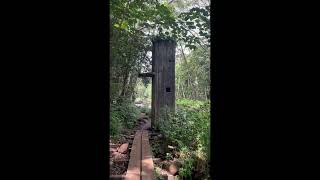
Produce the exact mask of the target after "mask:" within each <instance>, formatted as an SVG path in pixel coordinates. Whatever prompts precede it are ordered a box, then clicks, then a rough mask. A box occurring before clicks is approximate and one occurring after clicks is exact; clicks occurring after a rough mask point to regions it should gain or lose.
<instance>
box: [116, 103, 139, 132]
mask: <svg viewBox="0 0 320 180" xmlns="http://www.w3.org/2000/svg"><path fill="white" fill-rule="evenodd" d="M138 115H139V110H138V108H137V107H136V106H135V105H134V104H133V103H132V102H129V101H118V103H116V104H111V108H110V135H112V136H116V135H117V134H118V133H119V132H120V130H121V129H122V128H123V127H126V128H129V129H131V128H133V127H134V125H135V122H136V120H137V118H138Z"/></svg>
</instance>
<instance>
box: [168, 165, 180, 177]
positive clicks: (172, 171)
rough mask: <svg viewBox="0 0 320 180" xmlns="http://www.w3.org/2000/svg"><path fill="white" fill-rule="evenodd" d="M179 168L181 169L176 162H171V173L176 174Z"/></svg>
mask: <svg viewBox="0 0 320 180" xmlns="http://www.w3.org/2000/svg"><path fill="white" fill-rule="evenodd" d="M178 170H179V169H178V167H177V166H176V165H175V164H171V165H170V166H169V169H168V171H169V173H170V174H172V175H175V174H176V173H177V172H178Z"/></svg>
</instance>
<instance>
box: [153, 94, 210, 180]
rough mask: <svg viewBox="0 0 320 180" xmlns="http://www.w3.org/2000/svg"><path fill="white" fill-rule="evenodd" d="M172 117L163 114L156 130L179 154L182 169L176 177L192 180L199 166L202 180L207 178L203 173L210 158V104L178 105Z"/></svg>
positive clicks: (190, 103)
mask: <svg viewBox="0 0 320 180" xmlns="http://www.w3.org/2000/svg"><path fill="white" fill-rule="evenodd" d="M177 104H178V108H177V110H176V112H175V114H172V113H168V111H166V110H163V112H162V115H161V117H162V119H160V121H161V122H160V123H159V128H160V130H161V131H162V132H163V134H164V135H165V137H166V138H167V139H169V140H170V141H171V142H172V143H173V144H175V145H177V146H178V148H179V150H180V152H181V156H180V160H181V161H182V168H181V171H180V172H179V173H181V175H183V176H184V177H186V178H187V177H191V174H192V170H195V169H198V168H199V167H200V166H201V167H202V169H200V171H201V172H200V174H201V173H202V175H203V177H204V176H206V175H207V174H208V172H207V171H203V169H204V168H203V167H207V164H208V154H209V143H210V142H209V139H210V137H209V127H210V103H209V102H197V101H192V100H181V101H178V103H177Z"/></svg>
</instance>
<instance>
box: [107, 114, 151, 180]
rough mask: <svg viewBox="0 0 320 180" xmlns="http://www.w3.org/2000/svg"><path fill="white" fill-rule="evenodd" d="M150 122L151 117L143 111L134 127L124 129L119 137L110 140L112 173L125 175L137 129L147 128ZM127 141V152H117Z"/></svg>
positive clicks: (110, 169)
mask: <svg viewBox="0 0 320 180" xmlns="http://www.w3.org/2000/svg"><path fill="white" fill-rule="evenodd" d="M148 123H150V118H149V117H148V116H146V114H145V113H141V114H140V117H139V119H138V120H137V123H136V125H135V127H134V128H133V129H123V130H122V132H121V133H120V136H119V138H118V139H112V138H111V137H110V141H109V154H110V156H109V163H110V168H109V172H110V175H125V173H126V171H127V168H128V164H129V159H130V152H131V147H132V142H133V138H134V135H135V131H136V130H141V129H147V128H148V125H146V124H148ZM125 143H129V147H128V151H127V152H126V153H119V152H117V150H118V148H119V147H120V146H121V145H122V144H125Z"/></svg>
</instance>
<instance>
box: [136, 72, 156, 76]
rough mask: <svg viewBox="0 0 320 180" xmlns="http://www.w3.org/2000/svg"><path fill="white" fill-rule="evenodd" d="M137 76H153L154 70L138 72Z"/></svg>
mask: <svg viewBox="0 0 320 180" xmlns="http://www.w3.org/2000/svg"><path fill="white" fill-rule="evenodd" d="M138 77H154V72H147V73H139V75H138Z"/></svg>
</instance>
